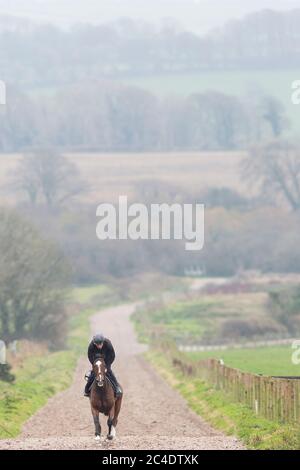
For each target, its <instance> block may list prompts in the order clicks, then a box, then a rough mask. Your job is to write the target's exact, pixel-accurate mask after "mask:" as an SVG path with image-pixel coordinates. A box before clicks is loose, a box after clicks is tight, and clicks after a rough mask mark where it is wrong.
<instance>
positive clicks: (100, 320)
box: [0, 305, 243, 450]
mask: <svg viewBox="0 0 300 470" xmlns="http://www.w3.org/2000/svg"><path fill="white" fill-rule="evenodd" d="M134 308H135V307H134V305H121V306H116V307H111V308H107V309H105V310H103V311H101V312H100V313H98V314H96V315H94V316H93V317H92V320H91V330H92V333H95V332H97V331H103V332H104V333H105V335H106V336H108V337H109V338H111V340H112V342H113V344H114V345H115V349H116V357H117V358H116V361H115V363H114V365H113V370H114V371H115V373H116V375H117V377H118V378H119V380H120V382H121V383H122V386H123V388H124V399H123V405H122V409H121V413H120V416H119V424H118V426H117V437H116V439H115V440H114V441H112V442H111V441H110V442H108V441H106V439H105V436H106V432H107V426H106V418H105V417H104V416H102V417H101V424H102V438H101V441H98V442H97V441H95V440H94V425H93V420H92V416H91V412H90V406H89V400H88V399H87V398H84V397H83V395H82V393H83V387H84V380H83V377H84V373H85V372H86V371H87V370H88V369H89V363H88V361H87V359H86V358H81V359H80V360H79V362H78V365H77V368H76V371H75V374H74V381H73V384H72V386H71V387H70V388H69V389H68V390H66V391H64V392H62V393H59V394H57V395H56V396H54V397H53V398H51V399H50V400H49V401H48V403H47V404H46V405H45V406H44V407H43V408H42V409H41V410H39V411H38V412H37V413H36V414H35V415H34V416H32V417H31V418H30V419H29V420H28V421H27V422H26V423H25V425H24V427H23V431H22V433H21V435H20V436H19V438H18V439H10V440H0V449H11V450H14V449H53V450H54V449H66V450H67V449H87V450H88V449H90V450H92V449H99V450H101V449H102V450H107V449H122V450H123V449H129V450H130V449H144V450H150V449H155V450H186V449H189V450H212V449H214V450H224V449H230V450H231V449H243V445H242V444H241V443H240V442H239V441H238V440H237V439H236V438H234V437H227V436H225V435H224V434H222V433H221V432H219V431H216V430H215V429H213V428H212V427H211V426H210V425H208V424H207V423H206V422H205V421H203V420H202V419H201V418H200V417H199V416H197V415H196V414H195V413H194V412H192V411H191V410H190V409H189V408H188V407H187V404H186V403H185V401H184V400H183V398H182V397H181V396H180V395H179V394H178V393H177V391H175V390H173V389H172V388H171V387H170V386H169V385H168V384H167V383H166V382H165V381H164V380H163V379H162V378H161V377H160V376H159V375H158V374H157V373H156V371H154V370H153V369H152V368H151V366H150V365H149V364H148V363H147V362H146V361H144V359H143V358H142V357H141V355H140V353H142V352H143V351H144V350H145V349H144V346H142V345H141V344H139V343H138V342H137V340H136V337H135V334H134V330H133V326H132V324H131V322H130V315H131V313H132V312H133V311H134Z"/></svg>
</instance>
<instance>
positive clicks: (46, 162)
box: [15, 149, 86, 207]
mask: <svg viewBox="0 0 300 470" xmlns="http://www.w3.org/2000/svg"><path fill="white" fill-rule="evenodd" d="M17 175H18V176H17V178H16V180H15V186H16V187H17V188H18V189H19V190H21V191H23V192H25V193H26V194H27V196H28V198H29V201H30V203H31V204H33V205H34V204H36V203H37V202H38V201H39V200H43V201H44V202H45V203H46V204H47V205H48V207H53V206H59V205H61V204H63V203H64V202H66V201H67V200H69V199H71V198H73V197H74V196H77V195H78V194H80V193H82V192H83V191H85V190H86V186H85V185H84V183H83V182H82V181H81V180H80V178H79V174H78V171H77V168H76V166H75V165H74V164H73V163H71V162H70V161H69V160H68V159H67V158H66V157H64V156H63V155H61V154H60V153H58V152H57V151H56V150H53V149H44V150H40V151H36V152H34V153H30V154H25V155H24V156H23V158H22V160H21V162H20V165H19V168H18V170H17Z"/></svg>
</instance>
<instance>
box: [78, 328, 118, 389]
mask: <svg viewBox="0 0 300 470" xmlns="http://www.w3.org/2000/svg"><path fill="white" fill-rule="evenodd" d="M87 355H88V359H89V361H90V363H91V364H92V365H93V364H94V362H95V360H96V359H97V357H99V356H100V355H101V356H103V357H104V361H105V365H106V368H107V372H106V375H107V377H108V378H109V380H110V381H111V382H112V385H113V388H114V391H115V395H116V397H120V396H121V395H122V393H123V392H122V389H121V387H120V385H119V383H118V381H117V379H116V377H115V374H114V373H113V371H112V370H111V365H112V363H113V362H114V360H115V356H116V355H115V350H114V347H113V345H112V344H111V341H110V340H109V339H108V338H105V336H104V335H103V334H97V335H95V336H94V337H93V339H92V341H91V342H90V344H89V347H88V353H87ZM94 379H95V375H94V372H93V371H91V374H90V376H89V378H88V381H87V384H86V386H85V390H84V396H85V397H89V396H90V388H91V386H92V384H93V382H94Z"/></svg>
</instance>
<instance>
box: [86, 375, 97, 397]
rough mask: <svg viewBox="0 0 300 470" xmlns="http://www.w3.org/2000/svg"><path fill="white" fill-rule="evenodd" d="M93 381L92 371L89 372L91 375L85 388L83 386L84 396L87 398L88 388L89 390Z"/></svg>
mask: <svg viewBox="0 0 300 470" xmlns="http://www.w3.org/2000/svg"><path fill="white" fill-rule="evenodd" d="M94 380H95V374H94V372H93V371H91V374H90V376H89V378H88V381H87V383H86V386H85V389H84V394H85V395H86V396H89V394H90V388H91V386H92V385H93V382H94Z"/></svg>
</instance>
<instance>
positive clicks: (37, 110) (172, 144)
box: [0, 82, 288, 152]
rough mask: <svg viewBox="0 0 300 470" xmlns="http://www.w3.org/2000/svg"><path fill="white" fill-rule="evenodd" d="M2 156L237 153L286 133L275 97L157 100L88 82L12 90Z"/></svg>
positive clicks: (0, 139) (1, 135)
mask: <svg viewBox="0 0 300 470" xmlns="http://www.w3.org/2000/svg"><path fill="white" fill-rule="evenodd" d="M0 123H1V125H0V151H2V152H7V151H20V150H24V149H32V148H36V147H40V146H41V145H42V146H45V145H46V146H47V145H48V146H52V147H58V148H61V149H69V150H80V149H86V150H101V151H128V150H130V151H144V150H168V151H172V150H219V149H222V150H231V149H240V148H243V147H244V148H245V147H247V146H249V144H251V143H252V142H262V141H264V140H266V139H270V138H272V137H278V136H280V135H281V134H283V133H284V131H285V129H286V128H287V127H288V119H287V118H286V115H285V110H284V107H283V105H282V104H281V103H280V102H279V101H277V100H276V99H275V98H273V97H271V96H253V97H252V98H251V99H247V98H237V97H234V96H230V95H224V94H222V93H218V92H206V93H198V94H197V93H196V94H193V95H190V96H188V97H187V98H185V97H179V96H172V97H171V96H170V97H168V98H164V99H159V98H158V97H156V96H154V95H153V94H151V93H150V92H147V91H145V90H142V89H140V88H137V87H128V86H124V85H123V86H122V85H117V84H112V83H111V82H98V83H94V84H88V85H85V84H82V85H81V86H74V87H71V88H68V89H65V90H64V91H63V92H61V93H59V94H57V95H56V96H55V97H49V96H48V97H47V96H46V97H39V98H35V99H33V98H30V97H28V96H24V95H22V94H20V93H17V92H16V91H14V90H10V89H9V90H8V99H7V107H6V112H5V113H3V114H1V115H0Z"/></svg>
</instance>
